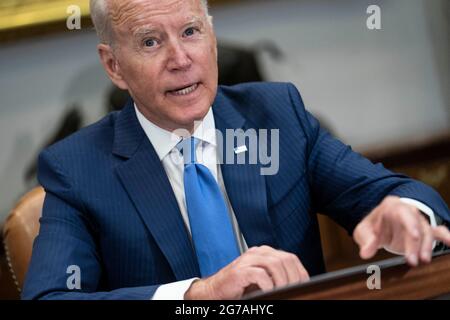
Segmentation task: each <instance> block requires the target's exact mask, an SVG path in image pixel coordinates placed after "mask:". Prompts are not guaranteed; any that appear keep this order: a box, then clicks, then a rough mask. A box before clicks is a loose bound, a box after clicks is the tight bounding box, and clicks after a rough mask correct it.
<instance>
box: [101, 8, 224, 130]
mask: <svg viewBox="0 0 450 320" xmlns="http://www.w3.org/2000/svg"><path fill="white" fill-rule="evenodd" d="M110 4H111V6H110V14H111V19H112V28H113V34H114V45H113V47H114V48H115V49H114V50H113V51H112V50H110V48H109V47H108V46H105V45H100V46H99V51H100V55H101V58H102V61H103V64H104V65H105V67H106V69H107V71H108V74H109V75H110V77H111V79H112V80H113V82H114V83H115V84H116V85H117V86H119V87H120V88H122V89H128V90H129V91H130V94H131V95H132V97H133V98H134V100H135V102H136V104H137V106H138V107H139V109H140V111H141V112H142V113H143V114H144V115H145V116H146V117H147V118H148V119H149V120H150V121H152V122H154V123H155V124H157V125H158V126H160V127H162V128H164V129H166V130H171V131H172V130H175V129H178V128H186V129H188V130H192V125H193V123H194V121H195V120H201V119H203V117H204V116H205V115H206V113H207V112H208V110H209V107H210V106H211V104H212V102H213V100H214V98H215V95H216V91H217V78H218V71H217V49H216V48H217V43H216V38H215V35H214V31H213V28H212V26H211V24H210V23H209V21H208V17H207V16H206V14H205V12H204V10H203V7H202V5H201V2H200V0H110ZM102 51H103V52H102ZM106 51H109V52H107V53H105V52H106ZM105 57H106V59H105ZM107 57H110V58H107Z"/></svg>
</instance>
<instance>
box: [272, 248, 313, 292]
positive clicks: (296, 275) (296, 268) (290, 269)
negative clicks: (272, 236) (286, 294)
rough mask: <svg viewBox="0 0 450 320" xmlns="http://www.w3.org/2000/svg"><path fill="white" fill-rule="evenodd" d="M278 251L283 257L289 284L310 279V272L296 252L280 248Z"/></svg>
mask: <svg viewBox="0 0 450 320" xmlns="http://www.w3.org/2000/svg"><path fill="white" fill-rule="evenodd" d="M278 252H279V254H280V255H281V258H282V259H283V263H284V268H285V269H286V273H287V275H288V284H293V283H298V282H304V281H307V280H309V275H308V272H307V271H306V269H305V267H304V266H303V264H302V263H301V261H300V259H299V258H298V257H297V256H296V255H295V254H292V253H288V252H284V251H280V250H278Z"/></svg>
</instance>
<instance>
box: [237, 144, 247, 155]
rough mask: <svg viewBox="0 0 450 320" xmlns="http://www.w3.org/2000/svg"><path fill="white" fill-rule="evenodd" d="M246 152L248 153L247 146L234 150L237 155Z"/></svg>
mask: <svg viewBox="0 0 450 320" xmlns="http://www.w3.org/2000/svg"><path fill="white" fill-rule="evenodd" d="M246 151H247V146H246V145H243V146H239V147H237V148H234V153H235V154H240V153H243V152H246Z"/></svg>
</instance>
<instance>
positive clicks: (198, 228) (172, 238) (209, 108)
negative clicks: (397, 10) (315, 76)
mask: <svg viewBox="0 0 450 320" xmlns="http://www.w3.org/2000/svg"><path fill="white" fill-rule="evenodd" d="M91 13H92V17H93V21H94V24H95V26H96V29H97V32H98V34H99V37H100V41H101V43H100V44H99V46H98V52H99V55H100V59H101V62H102V64H103V66H104V68H105V70H106V72H107V73H108V76H109V77H110V79H111V80H112V82H113V83H114V84H115V85H116V86H118V87H119V88H121V89H126V90H128V91H129V92H130V95H131V96H132V98H133V101H130V102H129V103H128V104H127V105H126V106H125V108H124V109H123V110H122V111H121V112H119V113H112V114H111V115H109V116H107V117H106V118H105V119H103V120H101V121H100V122H99V123H97V124H94V125H92V126H90V127H88V128H86V129H83V130H81V131H80V132H78V133H76V134H75V135H73V136H71V137H69V138H68V139H66V140H64V141H62V142H60V143H57V144H56V145H54V146H52V147H50V148H48V149H46V150H45V151H44V152H43V153H42V154H41V156H40V162H39V181H40V183H41V184H42V185H43V186H44V188H45V190H46V199H45V204H44V210H43V216H42V219H41V227H40V233H39V236H38V237H37V239H36V241H35V244H34V248H33V256H32V261H31V264H30V267H29V271H28V275H27V279H26V283H25V287H24V291H23V298H26V299H37V298H43V299H51V298H55V299H165V298H170V299H176V298H180V299H183V298H185V299H234V298H240V297H242V296H243V295H244V294H245V293H247V292H250V291H252V290H255V289H260V290H264V291H267V290H271V289H273V288H275V287H280V286H284V285H288V284H292V283H297V282H302V281H307V280H308V278H309V276H310V275H314V274H318V273H321V272H324V265H323V258H322V252H321V247H320V237H319V230H318V223H317V218H316V213H317V212H321V213H324V214H328V215H329V216H331V217H332V218H333V219H335V220H336V221H338V222H339V223H340V224H341V225H343V226H344V227H345V228H347V230H348V231H349V232H350V233H352V234H353V237H354V239H355V241H356V242H357V243H358V244H359V246H360V249H361V251H360V255H361V257H362V258H370V257H372V256H373V255H374V254H375V252H376V251H377V250H378V249H379V248H382V247H385V248H386V249H388V250H391V251H395V252H398V253H401V254H404V255H405V256H406V258H407V261H408V263H409V264H410V265H412V266H416V265H417V264H419V263H427V262H429V261H430V259H431V253H432V249H433V242H434V241H435V240H439V241H442V242H444V243H446V244H447V245H448V244H450V233H449V231H448V230H447V228H445V227H443V226H436V222H435V220H436V219H441V220H444V221H450V214H449V210H448V208H447V206H446V204H445V203H444V201H443V200H442V199H441V198H440V197H439V196H438V195H437V194H436V193H435V191H433V190H432V189H431V188H429V187H427V186H425V185H423V184H422V183H419V182H417V181H413V180H411V179H409V178H407V177H405V176H401V175H397V174H394V173H392V172H390V171H387V170H386V169H384V168H383V167H382V166H381V165H373V164H372V163H370V162H369V161H368V160H366V159H364V158H363V157H361V156H360V155H358V154H356V153H354V152H352V151H351V149H350V148H349V147H348V146H345V145H343V144H342V143H340V142H339V141H337V140H336V139H334V138H333V137H331V136H330V135H329V134H328V133H327V132H326V131H325V130H323V129H321V128H320V125H319V123H318V122H317V120H316V119H315V118H314V117H312V116H311V115H310V114H309V113H308V112H306V111H305V109H304V106H303V103H302V100H301V98H300V95H299V93H298V92H297V90H296V89H295V87H293V86H292V85H289V84H246V85H240V86H236V87H221V88H218V87H217V61H216V57H217V51H216V38H215V35H214V31H213V28H212V19H211V17H209V16H208V13H207V6H206V2H205V1H200V0H158V1H156V0H126V1H125V0H97V1H95V0H92V1H91ZM201 127H203V128H204V129H217V130H218V131H217V132H218V133H223V136H226V130H229V129H235V130H236V129H242V130H249V129H254V130H255V131H256V130H261V129H267V130H273V129H276V130H279V140H277V141H275V142H277V143H276V145H273V146H274V147H273V148H272V149H271V150H272V151H273V152H275V150H276V151H277V153H278V154H279V168H278V170H277V172H276V174H272V175H262V174H261V172H262V171H261V169H262V165H263V163H261V161H258V163H256V164H255V163H248V162H247V163H244V164H239V163H236V162H233V163H227V162H225V163H224V164H221V165H219V164H218V158H219V157H218V154H219V153H220V152H221V151H223V150H218V149H220V143H218V140H219V139H218V136H219V135H220V134H209V133H211V132H215V131H211V130H199V128H201ZM180 129H182V131H184V132H185V133H186V132H187V134H184V135H179V136H177V135H175V137H178V140H177V139H174V138H173V137H174V135H173V134H172V132H174V131H178V132H180ZM205 132H209V133H205ZM258 138H260V137H258ZM271 139H275V136H272V137H271ZM275 140H276V139H275ZM233 142H234V140H233ZM199 144H200V145H201V146H202V147H201V148H198V145H199ZM225 144H226V143H225ZM247 146H248V147H249V145H248V144H245V145H233V147H236V149H234V151H235V153H236V154H241V153H245V151H246V150H247ZM271 146H272V144H271ZM249 151H250V150H249ZM236 154H235V155H234V156H237V155H236ZM176 159H178V160H180V159H181V160H184V163H183V162H180V161H175V160H176ZM68 270H69V273H67V271H68ZM70 270H78V271H79V272H78V273H77V274H74V276H77V277H78V281H77V280H75V281H72V280H73V277H71V275H72V273H71V271H70ZM71 281H72V282H71Z"/></svg>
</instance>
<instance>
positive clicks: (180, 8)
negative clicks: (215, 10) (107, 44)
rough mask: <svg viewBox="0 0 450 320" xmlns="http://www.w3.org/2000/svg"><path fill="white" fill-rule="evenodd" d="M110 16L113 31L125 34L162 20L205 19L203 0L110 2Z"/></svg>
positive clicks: (116, 0)
mask: <svg viewBox="0 0 450 320" xmlns="http://www.w3.org/2000/svg"><path fill="white" fill-rule="evenodd" d="M109 15H110V19H111V25H112V27H113V29H115V30H116V31H119V30H121V31H123V32H130V31H131V32H133V31H135V30H136V29H137V28H140V27H141V26H144V25H148V24H157V23H160V22H161V21H163V20H162V19H166V20H168V19H172V20H174V19H177V18H178V19H182V18H183V17H186V19H188V18H192V17H198V18H205V12H204V10H203V8H202V4H201V0H109Z"/></svg>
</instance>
